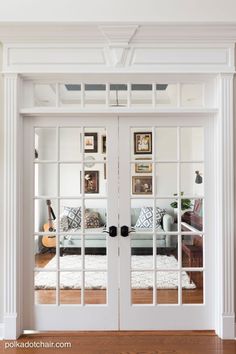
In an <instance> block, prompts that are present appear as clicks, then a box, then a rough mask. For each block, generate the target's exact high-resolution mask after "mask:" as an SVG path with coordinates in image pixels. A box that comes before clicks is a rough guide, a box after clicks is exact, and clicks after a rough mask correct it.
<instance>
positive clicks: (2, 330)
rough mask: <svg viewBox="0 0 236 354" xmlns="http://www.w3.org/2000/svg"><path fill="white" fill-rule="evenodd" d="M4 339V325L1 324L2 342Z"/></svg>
mask: <svg viewBox="0 0 236 354" xmlns="http://www.w3.org/2000/svg"><path fill="white" fill-rule="evenodd" d="M3 337H4V323H0V340H2V339H3Z"/></svg>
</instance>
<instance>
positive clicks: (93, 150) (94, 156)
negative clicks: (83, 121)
mask: <svg viewBox="0 0 236 354" xmlns="http://www.w3.org/2000/svg"><path fill="white" fill-rule="evenodd" d="M106 145H107V144H106V129H105V128H100V127H99V128H98V127H95V128H85V133H84V153H85V157H84V160H85V161H86V165H85V166H87V167H90V168H92V167H93V164H94V162H95V160H99V161H103V160H104V158H105V157H106Z"/></svg>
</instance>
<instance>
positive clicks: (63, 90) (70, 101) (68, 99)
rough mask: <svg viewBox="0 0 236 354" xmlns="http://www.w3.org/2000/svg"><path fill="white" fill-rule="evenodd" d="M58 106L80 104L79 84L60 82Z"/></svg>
mask: <svg viewBox="0 0 236 354" xmlns="http://www.w3.org/2000/svg"><path fill="white" fill-rule="evenodd" d="M59 97H60V106H68V105H70V106H71V105H80V104H81V85H80V84H60V86H59Z"/></svg>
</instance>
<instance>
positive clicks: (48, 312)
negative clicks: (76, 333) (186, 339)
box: [24, 116, 214, 330]
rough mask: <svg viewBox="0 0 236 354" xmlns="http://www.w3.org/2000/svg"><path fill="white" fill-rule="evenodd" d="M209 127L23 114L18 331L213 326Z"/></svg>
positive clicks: (205, 122) (192, 122)
mask: <svg viewBox="0 0 236 354" xmlns="http://www.w3.org/2000/svg"><path fill="white" fill-rule="evenodd" d="M210 126H211V123H210V120H209V118H207V117H205V118H204V119H196V118H188V119H180V118H177V117H174V118H170V117H165V118H160V117H149V118H147V117H140V118H139V117H138V118H132V117H119V118H118V117H114V116H113V117H112V116H111V117H106V118H102V119H100V118H95V117H93V118H90V117H89V118H51V119H47V120H46V119H45V118H30V119H28V118H27V120H25V130H24V131H25V160H24V171H25V178H24V194H25V203H26V206H27V207H26V213H25V222H24V224H25V227H24V235H25V238H24V252H25V257H24V289H25V296H24V313H25V320H24V328H25V329H35V330H114V329H123V330H133V329H134V330H142V329H143V330H148V329H150V330H155V329H166V330H174V329H176V330H177V329H212V328H214V324H213V305H214V304H213V301H212V299H213V296H212V293H211V292H212V289H213V278H214V277H213V267H212V263H213V257H214V251H213V247H212V244H213V241H212V240H211V238H212V234H213V225H212V222H211V218H212V215H211V213H210V212H209V210H210V201H211V202H212V201H213V187H214V186H213V185H212V184H211V183H210V181H211V173H212V171H213V168H214V166H213V161H212V159H211V158H210V156H211V153H212V146H213V141H212V138H210V136H211V135H210ZM51 208H52V209H53V212H54V214H55V217H56V220H55V221H53V220H51V219H53V214H52V213H51ZM32 210H33V211H34V212H33V213H32ZM29 215H30V217H29ZM33 215H34V216H33ZM29 220H30V221H29ZM111 226H114V227H115V228H113V229H110V227H111ZM105 231H106V232H105ZM109 231H110V234H109ZM49 246H51V247H49Z"/></svg>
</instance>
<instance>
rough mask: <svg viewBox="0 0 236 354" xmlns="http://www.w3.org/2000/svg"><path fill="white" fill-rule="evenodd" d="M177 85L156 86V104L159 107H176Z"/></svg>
mask: <svg viewBox="0 0 236 354" xmlns="http://www.w3.org/2000/svg"><path fill="white" fill-rule="evenodd" d="M177 97H178V96H177V85H173V84H157V85H156V103H157V105H161V106H176V105H177Z"/></svg>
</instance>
